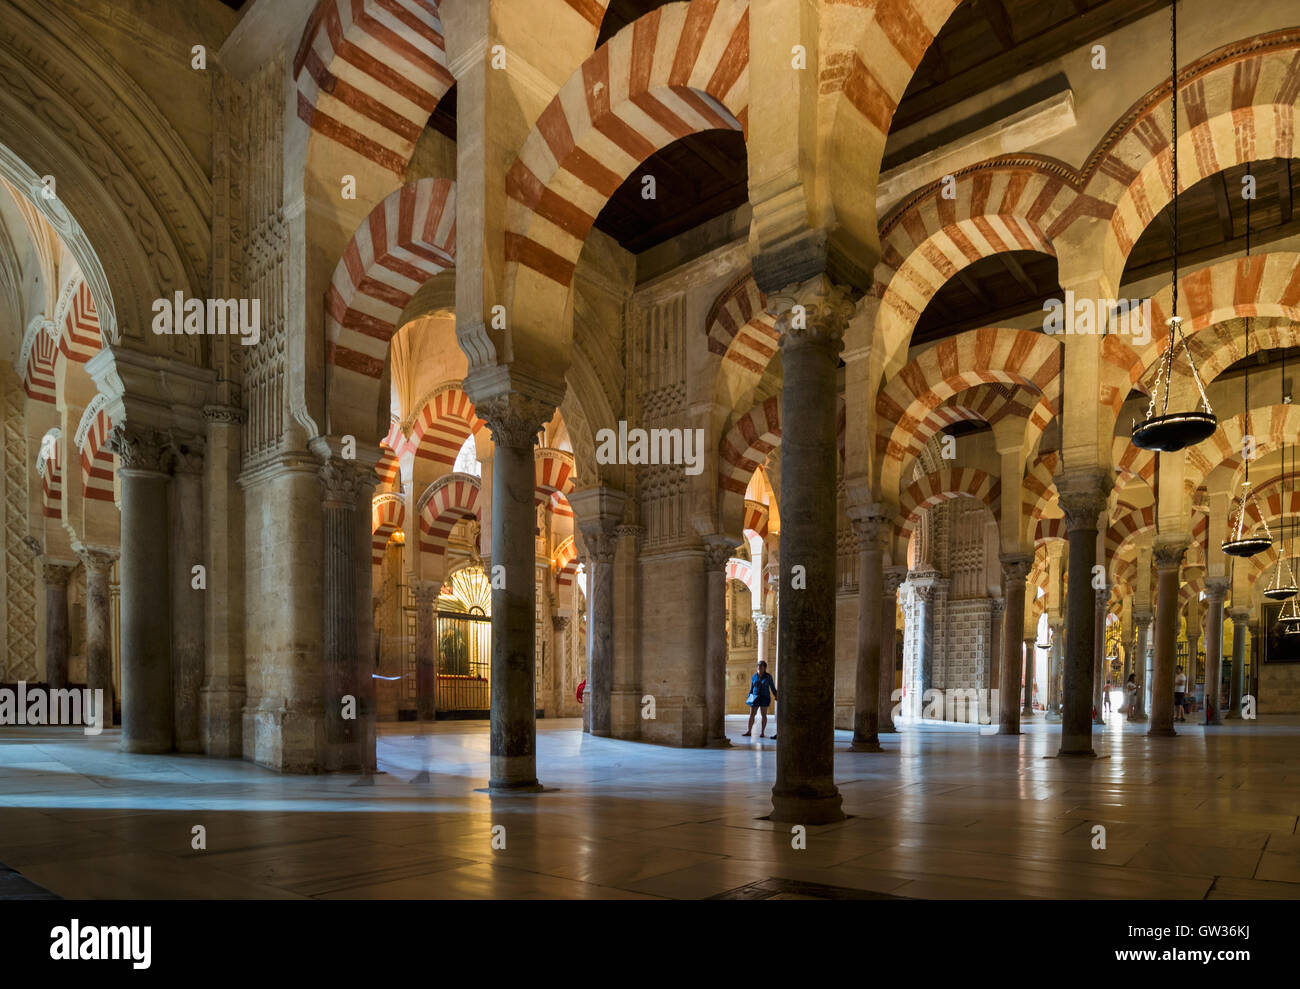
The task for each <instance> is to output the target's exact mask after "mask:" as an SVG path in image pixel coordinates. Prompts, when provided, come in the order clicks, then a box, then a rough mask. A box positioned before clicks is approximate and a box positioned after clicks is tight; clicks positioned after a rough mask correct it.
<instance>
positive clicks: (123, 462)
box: [108, 426, 171, 474]
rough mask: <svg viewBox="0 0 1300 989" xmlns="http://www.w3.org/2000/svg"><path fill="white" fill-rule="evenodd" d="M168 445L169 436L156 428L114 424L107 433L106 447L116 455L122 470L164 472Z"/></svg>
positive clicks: (169, 442) (169, 441)
mask: <svg viewBox="0 0 1300 989" xmlns="http://www.w3.org/2000/svg"><path fill="white" fill-rule="evenodd" d="M170 445H171V438H170V437H168V436H167V435H166V434H165V433H162V432H160V431H159V430H156V429H147V428H141V429H132V428H130V427H127V426H114V427H113V431H112V432H111V433H109V434H108V448H109V450H111V451H112V452H113V453H116V454H117V455H118V457H119V458H120V463H119V469H120V470H124V471H148V472H150V473H154V474H165V473H166V472H167V470H166V468H167V458H168V452H169V451H168V448H169V447H170Z"/></svg>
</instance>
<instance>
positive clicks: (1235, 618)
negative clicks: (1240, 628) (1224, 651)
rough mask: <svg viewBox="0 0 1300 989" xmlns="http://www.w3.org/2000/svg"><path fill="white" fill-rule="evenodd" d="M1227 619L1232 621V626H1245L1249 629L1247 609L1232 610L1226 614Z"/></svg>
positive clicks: (1248, 610)
mask: <svg viewBox="0 0 1300 989" xmlns="http://www.w3.org/2000/svg"><path fill="white" fill-rule="evenodd" d="M1228 617H1229V618H1231V619H1232V624H1234V625H1245V626H1246V627H1247V628H1249V627H1250V609H1249V608H1233V609H1232V610H1231V611H1229V612H1228Z"/></svg>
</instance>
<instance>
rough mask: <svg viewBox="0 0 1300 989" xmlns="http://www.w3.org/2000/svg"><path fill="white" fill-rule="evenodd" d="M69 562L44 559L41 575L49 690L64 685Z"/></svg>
mask: <svg viewBox="0 0 1300 989" xmlns="http://www.w3.org/2000/svg"><path fill="white" fill-rule="evenodd" d="M72 571H73V565H72V564H71V563H59V562H56V561H51V560H47V561H45V563H44V564H43V566H42V572H43V574H44V577H45V682H46V683H47V684H48V685H49V687H50V689H51V690H62V689H64V688H65V687H66V686H67V685H68V579H69V578H70V577H71V576H72Z"/></svg>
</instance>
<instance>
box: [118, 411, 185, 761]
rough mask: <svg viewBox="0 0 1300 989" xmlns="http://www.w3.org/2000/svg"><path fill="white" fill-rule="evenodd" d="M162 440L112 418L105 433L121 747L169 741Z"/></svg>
mask: <svg viewBox="0 0 1300 989" xmlns="http://www.w3.org/2000/svg"><path fill="white" fill-rule="evenodd" d="M166 445H167V438H166V437H165V436H163V435H162V434H161V433H158V432H156V431H154V430H147V429H139V430H130V431H128V430H127V428H126V427H123V426H117V427H115V428H114V430H113V432H112V434H111V435H110V437H109V447H110V449H112V451H113V452H114V453H116V454H117V455H118V458H119V462H118V471H117V476H118V479H119V483H120V485H121V496H122V544H121V548H122V558H121V564H120V566H119V568H118V576H119V582H120V583H119V592H118V595H119V597H118V600H119V631H120V634H121V664H122V673H121V676H122V680H121V686H122V750H123V751H124V752H170V751H171V748H172V738H173V736H172V660H171V647H172V641H171V602H170V597H171V580H170V566H169V562H168V548H167V532H168V526H167V485H168V477H167V473H166V471H165V470H164V466H163V465H164V457H165V456H166V453H165V450H166Z"/></svg>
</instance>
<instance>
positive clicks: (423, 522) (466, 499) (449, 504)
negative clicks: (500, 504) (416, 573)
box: [419, 474, 480, 556]
mask: <svg viewBox="0 0 1300 989" xmlns="http://www.w3.org/2000/svg"><path fill="white" fill-rule="evenodd" d="M479 514H480V509H479V480H478V478H477V477H474V476H472V475H470V474H444V475H443V476H442V477H440V478H438V480H436V481H434V482H433V483H432V484H430V485H429V488H428V490H427V491H426V492H425V493H424V496H423V497H422V498H421V499H420V506H419V518H420V550H421V551H422V552H426V553H432V554H433V555H434V556H442V555H443V554H444V553H446V552H447V537H448V536H449V535H450V534H451V530H452V529H453V528H454V527H455V525H456V523H457V522H460V521H462V520H463V519H472V518H478V517H479Z"/></svg>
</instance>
